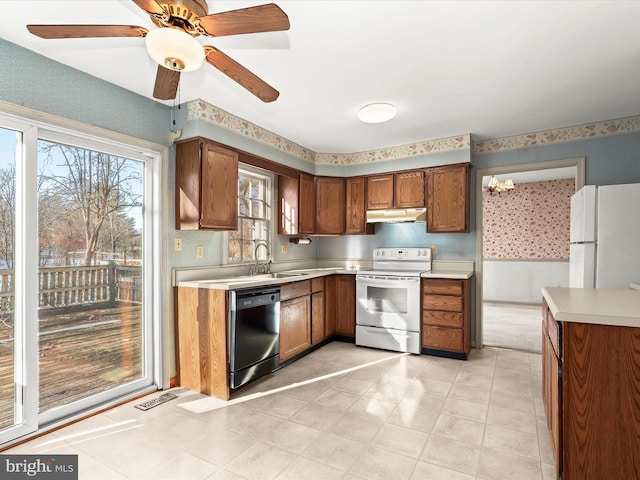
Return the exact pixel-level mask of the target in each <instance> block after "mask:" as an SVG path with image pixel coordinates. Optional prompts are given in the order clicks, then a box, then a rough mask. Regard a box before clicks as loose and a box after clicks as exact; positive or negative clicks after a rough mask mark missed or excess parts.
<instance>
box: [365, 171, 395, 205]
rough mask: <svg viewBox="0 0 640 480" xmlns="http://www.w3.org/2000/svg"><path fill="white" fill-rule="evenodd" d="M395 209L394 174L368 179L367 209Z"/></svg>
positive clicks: (373, 176)
mask: <svg viewBox="0 0 640 480" xmlns="http://www.w3.org/2000/svg"><path fill="white" fill-rule="evenodd" d="M384 208H393V173H388V174H385V175H372V176H370V177H367V209H370V210H376V209H384Z"/></svg>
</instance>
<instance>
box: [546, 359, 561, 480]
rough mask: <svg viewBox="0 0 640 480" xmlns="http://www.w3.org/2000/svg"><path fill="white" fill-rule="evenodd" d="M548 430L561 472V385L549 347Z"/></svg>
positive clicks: (555, 362)
mask: <svg viewBox="0 0 640 480" xmlns="http://www.w3.org/2000/svg"><path fill="white" fill-rule="evenodd" d="M549 352H550V353H549V359H548V360H549V364H548V368H549V384H548V388H549V392H548V393H547V395H548V398H549V412H550V418H549V419H548V420H549V428H550V430H551V444H552V446H553V457H554V460H555V461H556V472H557V473H560V472H562V384H561V381H562V379H561V377H560V375H559V372H560V370H559V368H560V362H559V361H558V357H556V354H555V353H554V351H553V348H551V347H549Z"/></svg>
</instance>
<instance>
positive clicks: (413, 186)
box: [394, 170, 425, 208]
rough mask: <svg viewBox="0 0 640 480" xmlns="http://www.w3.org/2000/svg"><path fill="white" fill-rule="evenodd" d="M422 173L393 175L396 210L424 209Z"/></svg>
mask: <svg viewBox="0 0 640 480" xmlns="http://www.w3.org/2000/svg"><path fill="white" fill-rule="evenodd" d="M424 191H425V188H424V172H423V171H422V170H420V171H416V172H403V173H396V174H395V197H394V198H395V206H396V207H397V208H419V207H424V204H425V202H424Z"/></svg>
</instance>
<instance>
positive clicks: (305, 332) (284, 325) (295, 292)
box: [280, 280, 311, 362]
mask: <svg viewBox="0 0 640 480" xmlns="http://www.w3.org/2000/svg"><path fill="white" fill-rule="evenodd" d="M310 346H311V281H310V280H303V281H301V282H292V283H286V284H284V285H282V286H281V287H280V361H281V362H283V361H285V360H288V359H290V358H292V357H295V356H296V355H298V354H299V353H302V352H304V351H305V350H306V349H308V348H309V347H310Z"/></svg>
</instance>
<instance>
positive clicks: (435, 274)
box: [420, 270, 473, 280]
mask: <svg viewBox="0 0 640 480" xmlns="http://www.w3.org/2000/svg"><path fill="white" fill-rule="evenodd" d="M420 276H421V277H422V278H453V279H456V280H466V279H467V278H471V277H472V276H473V270H431V271H430V272H426V273H423V274H422V275H420Z"/></svg>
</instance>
